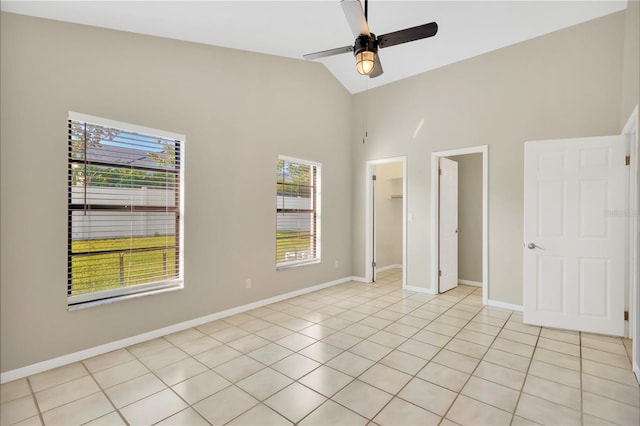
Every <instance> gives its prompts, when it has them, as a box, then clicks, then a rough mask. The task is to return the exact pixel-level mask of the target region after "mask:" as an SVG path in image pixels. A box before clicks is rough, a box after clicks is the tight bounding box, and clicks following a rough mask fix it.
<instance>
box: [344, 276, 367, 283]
mask: <svg viewBox="0 0 640 426" xmlns="http://www.w3.org/2000/svg"><path fill="white" fill-rule="evenodd" d="M349 280H351V281H357V282H359V283H369V282H370V281H367V279H366V278H364V277H349Z"/></svg>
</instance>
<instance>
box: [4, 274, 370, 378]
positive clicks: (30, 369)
mask: <svg viewBox="0 0 640 426" xmlns="http://www.w3.org/2000/svg"><path fill="white" fill-rule="evenodd" d="M360 280H362V278H358V277H345V278H340V279H337V280H334V281H329V282H327V283H323V284H318V285H314V286H311V287H306V288H303V289H300V290H296V291H292V292H289V293H285V294H281V295H278V296H273V297H270V298H268V299H263V300H259V301H257V302H252V303H248V304H246V305H242V306H237V307H235V308H230V309H226V310H224V311H221V312H216V313H213V314H209V315H205V316H203V317H199V318H195V319H192V320H189V321H184V322H181V323H177V324H173V325H170V326H168V327H163V328H159V329H156V330H152V331H148V332H146V333H142V334H138V335H136V336H131V337H127V338H124V339H120V340H116V341H115V342H110V343H105V344H104V345H99V346H95V347H93V348H89V349H84V350H81V351H78V352H74V353H70V354H67V355H63V356H60V357H57V358H52V359H49V360H46V361H42V362H38V363H36V364H31V365H27V366H26V367H21V368H17V369H15V370H10V371H7V372H4V373H1V374H0V383H7V382H10V381H13V380H17V379H21V378H23V377H27V376H31V375H33V374H37V373H41V372H43V371H47V370H50V369H52V368H57V367H62V366H64V365H68V364H71V363H74V362H78V361H82V360H85V359H88V358H91V357H94V356H98V355H102V354H105V353H107V352H111V351H115V350H117V349H122V348H126V347H127V346H131V345H135V344H137V343H142V342H146V341H148V340H151V339H156V338H158V337H162V336H166V335H168V334H171V333H176V332H178V331H182V330H186V329H188V328H192V327H197V326H199V325H202V324H206V323H208V322H211V321H216V320H219V319H222V318H226V317H229V316H231V315H236V314H240V313H243V312H247V311H250V310H252V309H256V308H260V307H262V306H266V305H270V304H272V303H276V302H280V301H283V300H286V299H290V298H292V297H296V296H301V295H303V294H307V293H311V292H314V291H318V290H322V289H324V288H327V287H332V286H334V285H338V284H343V283H345V282H349V281H360Z"/></svg>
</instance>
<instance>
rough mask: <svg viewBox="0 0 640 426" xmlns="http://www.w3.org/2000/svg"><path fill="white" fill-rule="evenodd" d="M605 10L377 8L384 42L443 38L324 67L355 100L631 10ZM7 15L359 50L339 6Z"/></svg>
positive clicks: (145, 6) (192, 4) (59, 5)
mask: <svg viewBox="0 0 640 426" xmlns="http://www.w3.org/2000/svg"><path fill="white" fill-rule="evenodd" d="M626 5H627V2H626V1H620V0H597V1H580V0H573V1H557V0H547V1H540V0H538V1H481V0H473V1H452V0H447V1H430V0H420V1H416V0H414V1H406V0H372V1H370V2H369V11H368V12H369V27H370V28H371V31H372V32H374V33H376V34H386V33H388V32H392V31H396V30H399V29H403V28H407V27H412V26H416V25H420V24H424V23H428V22H432V21H436V22H437V23H438V26H439V30H438V34H437V35H436V36H435V37H432V38H428V39H424V40H419V41H415V42H411V43H406V44H402V45H398V46H393V47H389V48H388V49H383V50H380V57H381V60H382V63H383V67H384V74H383V75H382V76H380V77H378V78H375V79H370V78H368V77H364V76H361V75H359V74H358V73H357V72H356V70H355V60H354V58H353V56H352V55H351V54H342V55H338V56H332V57H328V58H323V59H318V60H317V62H321V63H322V64H324V66H326V67H327V69H328V70H329V71H330V72H331V73H332V74H333V75H334V76H335V77H336V78H337V79H338V80H339V81H340V82H341V83H342V84H343V85H344V86H345V87H346V88H347V90H349V91H350V92H351V93H357V92H360V91H363V90H365V89H366V88H373V87H377V86H380V85H383V84H388V83H391V82H393V81H397V80H400V79H403V78H407V77H410V76H413V75H416V74H420V73H423V72H425V71H429V70H432V69H435V68H438V67H441V66H444V65H447V64H450V63H454V62H457V61H461V60H464V59H467V58H470V57H473V56H477V55H480V54H482V53H486V52H489V51H492V50H495V49H499V48H502V47H505V46H509V45H512V44H515V43H519V42H522V41H524V40H528V39H531V38H534V37H538V36H541V35H544V34H547V33H549V32H552V31H556V30H559V29H562V28H566V27H569V26H572V25H575V24H578V23H581V22H585V21H588V20H591V19H595V18H598V17H600V16H604V15H607V14H610V13H614V12H617V11H620V10H624V9H625V8H626ZM1 7H2V10H3V11H7V12H13V13H20V14H25V15H32V16H38V17H43V18H49V19H55V20H60V21H68V22H75V23H80V24H86V25H93V26H98V27H104V28H112V29H117V30H123V31H130V32H134V33H141V34H149V35H155V36H160V37H167V38H172V39H178V40H187V41H193V42H198V43H205V44H211V45H215V46H223V47H229V48H233V49H241V50H247V51H252V52H259V53H265V54H270V55H277V56H284V57H289V58H296V59H300V60H303V59H302V55H303V54H305V53H311V52H316V51H320V50H326V49H331V48H334V47H341V46H347V45H351V44H353V41H354V40H353V38H354V37H353V35H352V34H351V31H350V30H349V26H348V25H347V22H346V19H345V17H344V15H343V12H342V8H341V6H340V2H339V0H295V1H243V0H236V1H82V2H78V1H2V3H1Z"/></svg>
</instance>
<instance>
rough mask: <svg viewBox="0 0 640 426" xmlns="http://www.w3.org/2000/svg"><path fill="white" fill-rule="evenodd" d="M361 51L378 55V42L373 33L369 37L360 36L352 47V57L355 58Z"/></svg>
mask: <svg viewBox="0 0 640 426" xmlns="http://www.w3.org/2000/svg"><path fill="white" fill-rule="evenodd" d="M362 51H367V52H374V53H378V40H377V39H376V35H375V34H374V33H370V35H366V34H360V35H359V36H358V38H357V39H356V43H355V44H354V45H353V56H357V55H358V53H360V52H362Z"/></svg>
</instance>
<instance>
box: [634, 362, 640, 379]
mask: <svg viewBox="0 0 640 426" xmlns="http://www.w3.org/2000/svg"><path fill="white" fill-rule="evenodd" d="M633 374H635V375H636V381H637V382H638V383H640V368H639V367H638V364H636V363H633Z"/></svg>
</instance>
